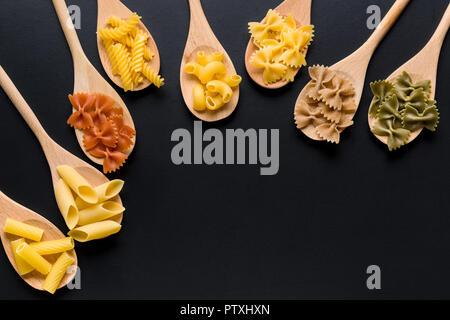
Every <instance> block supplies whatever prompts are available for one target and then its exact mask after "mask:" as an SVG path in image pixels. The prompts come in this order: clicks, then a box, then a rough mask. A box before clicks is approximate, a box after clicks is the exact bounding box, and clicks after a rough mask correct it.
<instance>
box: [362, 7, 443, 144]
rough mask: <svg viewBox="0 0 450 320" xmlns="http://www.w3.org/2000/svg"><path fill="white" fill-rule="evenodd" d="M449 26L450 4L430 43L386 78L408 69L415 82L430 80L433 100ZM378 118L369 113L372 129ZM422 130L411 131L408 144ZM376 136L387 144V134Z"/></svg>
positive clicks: (390, 78)
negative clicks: (443, 45) (440, 56)
mask: <svg viewBox="0 0 450 320" xmlns="http://www.w3.org/2000/svg"><path fill="white" fill-rule="evenodd" d="M449 26H450V5H449V6H448V7H447V9H446V11H445V13H444V16H443V17H442V20H441V22H440V23H439V25H438V27H437V29H436V31H435V32H434V34H433V36H432V37H431V39H430V41H428V43H427V44H426V45H425V47H424V48H423V49H422V50H421V51H420V52H419V53H418V54H416V55H415V56H414V57H413V58H411V59H410V60H409V61H407V62H406V63H405V64H403V65H402V66H401V67H400V68H398V69H397V70H395V71H394V72H393V73H392V74H391V75H390V76H389V77H387V79H386V80H388V81H390V82H392V83H394V82H395V80H396V79H397V77H398V76H400V75H401V74H402V73H403V71H406V72H407V73H408V74H409V75H410V77H411V80H412V81H413V82H414V83H415V82H419V81H422V80H430V81H431V92H430V98H429V99H430V100H433V99H434V97H435V94H436V78H437V69H438V63H439V54H440V52H441V48H442V44H443V42H444V39H445V36H446V34H447V32H448V29H449ZM374 99H375V98H374ZM372 102H373V99H372ZM376 120H377V119H376V118H375V117H374V116H372V115H371V114H370V113H368V123H369V127H370V129H372V128H373V126H374V124H375V121H376ZM422 130H423V128H420V129H418V130H416V131H414V132H411V135H410V136H409V139H408V141H407V142H406V144H408V143H410V142H411V141H413V140H414V139H416V138H417V137H418V136H419V134H420V133H421V132H422ZM374 136H375V137H377V139H378V140H380V141H381V142H383V143H384V144H387V137H386V136H378V135H376V134H374Z"/></svg>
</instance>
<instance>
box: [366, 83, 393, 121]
mask: <svg viewBox="0 0 450 320" xmlns="http://www.w3.org/2000/svg"><path fill="white" fill-rule="evenodd" d="M370 89H371V90H372V93H373V95H374V99H373V101H372V104H371V105H370V108H369V113H370V114H371V115H373V116H376V114H377V112H378V108H379V107H380V104H381V103H383V102H384V99H386V97H387V96H390V95H392V94H394V93H395V87H394V85H393V84H392V83H391V82H389V81H386V80H380V81H375V82H372V83H371V84H370Z"/></svg>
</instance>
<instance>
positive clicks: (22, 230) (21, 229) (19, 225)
mask: <svg viewBox="0 0 450 320" xmlns="http://www.w3.org/2000/svg"><path fill="white" fill-rule="evenodd" d="M3 231H4V232H6V233H9V234H13V235H16V236H19V237H23V238H26V239H30V240H33V241H41V238H42V235H43V234H44V230H42V229H40V228H37V227H34V226H31V225H29V224H26V223H23V222H20V221H17V220H14V219H11V218H7V219H6V222H5V227H4V229H3Z"/></svg>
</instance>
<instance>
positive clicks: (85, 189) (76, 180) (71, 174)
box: [57, 165, 98, 204]
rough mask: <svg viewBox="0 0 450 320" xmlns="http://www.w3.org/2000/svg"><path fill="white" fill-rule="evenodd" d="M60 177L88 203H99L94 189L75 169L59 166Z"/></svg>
mask: <svg viewBox="0 0 450 320" xmlns="http://www.w3.org/2000/svg"><path fill="white" fill-rule="evenodd" d="M57 170H58V173H59V175H60V176H61V178H63V180H64V182H66V183H67V185H68V186H69V187H70V188H71V189H72V190H73V191H74V192H75V193H76V194H77V195H78V196H79V197H80V198H81V199H83V201H86V202H87V203H92V204H95V203H97V202H98V196H97V193H96V192H95V190H94V188H92V186H91V185H90V184H89V183H88V182H87V181H86V179H84V178H83V177H82V176H81V175H80V174H79V173H78V172H77V171H76V170H75V169H74V168H72V167H69V166H66V165H64V166H59V167H58V168H57Z"/></svg>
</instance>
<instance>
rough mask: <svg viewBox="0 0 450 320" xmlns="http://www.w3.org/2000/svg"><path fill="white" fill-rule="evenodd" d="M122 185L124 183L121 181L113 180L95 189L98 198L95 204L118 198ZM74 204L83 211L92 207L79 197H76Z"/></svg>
mask: <svg viewBox="0 0 450 320" xmlns="http://www.w3.org/2000/svg"><path fill="white" fill-rule="evenodd" d="M124 184H125V182H124V181H123V180H120V179H115V180H111V181H109V182H106V183H104V184H101V185H99V186H98V187H95V188H94V190H95V192H96V193H97V196H98V202H97V204H98V203H102V202H104V201H106V200H109V199H112V198H114V197H116V196H118V195H119V193H120V191H122V188H123V186H124ZM75 204H76V206H77V208H78V210H83V209H86V208H88V207H91V206H92V203H87V202H86V201H83V199H81V198H80V197H77V199H76V200H75Z"/></svg>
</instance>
